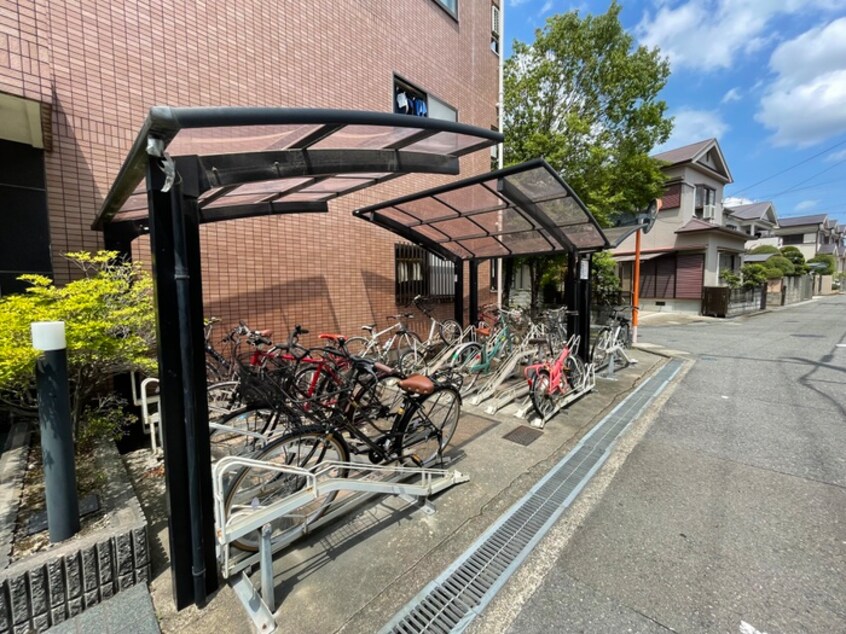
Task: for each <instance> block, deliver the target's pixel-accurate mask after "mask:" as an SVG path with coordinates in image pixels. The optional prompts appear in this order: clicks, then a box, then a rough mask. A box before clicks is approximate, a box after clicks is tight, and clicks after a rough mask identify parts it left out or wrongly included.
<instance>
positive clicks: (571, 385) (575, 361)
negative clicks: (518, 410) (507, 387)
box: [525, 335, 585, 421]
mask: <svg viewBox="0 0 846 634" xmlns="http://www.w3.org/2000/svg"><path fill="white" fill-rule="evenodd" d="M579 341H580V339H579V336H578V335H573V336H572V337H570V339H569V340H568V341H567V343H566V344H564V346H563V347H562V348H561V352H560V353H558V355H557V356H556V357H555V359H553V360H552V361H549V360H547V361H544V362H543V363H536V364H534V365H530V366H528V367H527V368H526V369H525V376H526V379H527V380H528V381H529V394H530V395H531V397H532V407H533V408H534V410H535V411H536V412H537V414H538V416H540V417H541V419H542V420H544V421H545V420H547V419H548V418H549V417H550V416H552V415H553V414H555V412H557V411H558V409H559V403H560V401H561V399H562V398H563V397H565V396H566V395H568V394H570V393H572V392H573V391H574V390H577V389H580V388H581V387H582V384H583V383H584V381H585V364H584V362H583V361H582V360H581V359H580V358H579V357H578V355H576V354H574V351H575V350H577V349H578V347H579ZM545 343H548V344H549V348H550V350H549V351H550V354H554V351H553V350H552V343H551V342H550V341H549V340H548V339H547V340H545Z"/></svg>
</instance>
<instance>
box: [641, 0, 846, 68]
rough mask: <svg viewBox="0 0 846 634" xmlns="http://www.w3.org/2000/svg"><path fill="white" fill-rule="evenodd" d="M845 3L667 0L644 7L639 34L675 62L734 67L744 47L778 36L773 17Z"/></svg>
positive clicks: (829, 0) (749, 50) (677, 64)
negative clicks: (678, 1)
mask: <svg viewBox="0 0 846 634" xmlns="http://www.w3.org/2000/svg"><path fill="white" fill-rule="evenodd" d="M838 7H839V8H842V0H689V1H688V2H684V3H682V4H677V5H675V6H672V5H671V4H670V3H668V2H661V3H659V6H658V7H657V9H656V10H655V12H654V13H652V12H649V11H647V12H644V15H643V18H642V19H641V21H640V23H639V24H638V25H637V27H635V33H636V34H637V36H638V39H639V40H640V41H641V42H642V43H643V44H646V45H647V46H657V47H659V48H660V49H661V52H662V53H663V54H664V55H667V56H668V57H669V58H670V62H671V63H672V65H673V67H674V68H680V67H683V66H686V67H689V68H693V69H697V70H706V71H712V70H718V69H722V68H729V67H731V66H732V64H733V63H734V59H735V57H736V56H737V55H738V54H739V53H747V54H751V53H754V52H756V51H758V50H760V49H762V48H763V47H765V46H766V45H767V44H768V43H769V42H770V41H772V40H773V39H774V38H775V37H777V33H775V32H768V31H767V27H768V26H769V24H770V22H771V21H772V19H773V18H775V17H776V16H778V15H780V14H788V15H789V14H793V13H797V12H799V11H802V12H803V13H805V14H807V12H808V11H810V10H812V9H836V8H838Z"/></svg>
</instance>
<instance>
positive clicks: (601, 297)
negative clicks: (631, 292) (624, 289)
mask: <svg viewBox="0 0 846 634" xmlns="http://www.w3.org/2000/svg"><path fill="white" fill-rule="evenodd" d="M590 265H591V274H592V276H591V284H592V286H593V298H594V301H596V303H597V304H610V303H613V302H616V301H617V299H616V298H617V293H619V292H620V278H619V277H617V263H616V262H615V261H614V258H612V257H611V253H609V252H608V251H600V252H598V253H594V254H593V257H592V258H591V261H590Z"/></svg>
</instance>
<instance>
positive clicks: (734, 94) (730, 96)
mask: <svg viewBox="0 0 846 634" xmlns="http://www.w3.org/2000/svg"><path fill="white" fill-rule="evenodd" d="M742 98H743V97H741V95H740V88H732V89H731V90H729V91H728V92H726V94H724V95H723V98H722V99H721V100H720V103H731V102H732V101H740V100H741V99H742Z"/></svg>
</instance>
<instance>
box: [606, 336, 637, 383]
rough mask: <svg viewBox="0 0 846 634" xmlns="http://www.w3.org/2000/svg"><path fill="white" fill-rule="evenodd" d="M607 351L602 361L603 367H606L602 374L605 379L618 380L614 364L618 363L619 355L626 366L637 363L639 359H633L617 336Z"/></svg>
mask: <svg viewBox="0 0 846 634" xmlns="http://www.w3.org/2000/svg"><path fill="white" fill-rule="evenodd" d="M605 352H606V355H607V356H606V357H605V360H604V361H603V363H602V367H604V368H605V372H604V373H603V374H602V378H603V379H608V380H609V381H616V380H617V379H616V378H614V372H615V371H616V370H615V367H614V366H615V365H616V361H617V358H618V355H619V357H621V359H622V361H623V363H624V367H628V366H630V365H635V364H637V359H633V358H631V357H630V356H629V355H628V353H627V352H626V349H625V348H624V347H623V344H622V342H621V341H620V340H619V338H617V339H616V340H615V343H614V345H613V346H611V347H610V348H608V350H606V351H605Z"/></svg>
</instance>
